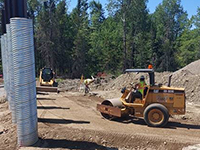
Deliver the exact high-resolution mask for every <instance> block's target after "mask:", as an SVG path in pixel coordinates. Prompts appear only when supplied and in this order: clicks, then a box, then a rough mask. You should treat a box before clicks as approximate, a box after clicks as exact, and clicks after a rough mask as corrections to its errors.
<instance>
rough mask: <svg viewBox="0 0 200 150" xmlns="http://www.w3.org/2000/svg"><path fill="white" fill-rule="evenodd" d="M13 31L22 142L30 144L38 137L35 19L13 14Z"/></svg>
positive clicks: (17, 112) (16, 97)
mask: <svg viewBox="0 0 200 150" xmlns="http://www.w3.org/2000/svg"><path fill="white" fill-rule="evenodd" d="M11 32H12V53H13V56H12V57H13V75H14V81H13V83H14V85H13V89H14V99H15V109H16V117H17V134H18V144H19V145H20V146H29V145H32V144H34V143H35V142H36V141H37V140H38V133H37V102H36V78H35V58H34V41H33V24H32V20H30V19H26V18H11Z"/></svg>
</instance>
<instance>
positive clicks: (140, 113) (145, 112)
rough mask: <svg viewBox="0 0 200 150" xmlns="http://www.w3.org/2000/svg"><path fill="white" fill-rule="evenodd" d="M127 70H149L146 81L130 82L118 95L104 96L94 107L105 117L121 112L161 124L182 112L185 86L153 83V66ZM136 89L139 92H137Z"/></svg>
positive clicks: (147, 121)
mask: <svg viewBox="0 0 200 150" xmlns="http://www.w3.org/2000/svg"><path fill="white" fill-rule="evenodd" d="M125 72H126V73H134V72H135V73H137V74H138V73H142V74H144V73H145V74H148V76H149V84H143V86H140V87H138V85H133V84H132V85H131V87H130V88H129V89H127V88H123V89H122V96H121V98H115V99H107V100H104V101H103V102H102V103H101V104H97V110H98V111H99V112H100V113H101V115H102V116H103V117H104V118H106V119H112V118H116V117H117V118H122V117H124V116H134V117H142V118H143V119H144V121H145V122H146V124H147V125H148V126H151V127H163V126H165V125H166V124H167V123H168V120H169V116H171V115H184V114H185V112H186V104H185V99H186V98H185V90H184V88H177V87H171V86H170V84H171V77H172V76H169V83H168V85H166V86H164V85H162V84H158V85H156V84H155V75H154V70H153V69H126V71H125ZM138 93H140V94H139V96H138V95H137V94H138Z"/></svg>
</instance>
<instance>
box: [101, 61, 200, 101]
mask: <svg viewBox="0 0 200 150" xmlns="http://www.w3.org/2000/svg"><path fill="white" fill-rule="evenodd" d="M141 75H144V76H145V79H146V81H147V84H149V82H148V81H149V78H148V74H141V73H140V74H136V73H126V74H122V75H120V76H119V77H118V78H116V79H115V80H113V81H111V82H110V83H109V84H108V85H107V86H106V87H105V88H104V90H106V91H110V90H118V91H119V90H120V89H122V88H123V87H125V86H126V87H128V85H130V83H133V84H136V83H138V82H139V78H140V76H141ZM170 75H172V80H171V86H173V87H183V88H185V92H186V97H187V101H190V102H200V98H199V95H200V60H198V61H195V62H193V63H191V64H189V65H187V66H185V67H184V68H182V69H180V70H178V71H176V72H174V73H172V72H163V73H157V72H156V73H155V83H156V84H159V83H162V84H163V85H167V84H168V79H169V76H170ZM115 94H116V93H113V96H114V95H115Z"/></svg>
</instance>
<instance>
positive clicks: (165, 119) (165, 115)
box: [144, 103, 169, 127]
mask: <svg viewBox="0 0 200 150" xmlns="http://www.w3.org/2000/svg"><path fill="white" fill-rule="evenodd" d="M153 110H157V111H159V112H161V113H162V115H163V119H162V121H160V122H159V123H155V124H154V123H152V121H150V119H149V113H150V112H151V111H153ZM144 120H145V122H146V124H147V125H148V126H150V127H163V126H165V125H166V124H167V123H168V120H169V112H168V110H167V108H166V107H165V106H164V105H162V104H158V103H154V104H150V105H149V106H147V107H146V109H145V110H144Z"/></svg>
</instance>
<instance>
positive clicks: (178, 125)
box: [112, 117, 200, 130]
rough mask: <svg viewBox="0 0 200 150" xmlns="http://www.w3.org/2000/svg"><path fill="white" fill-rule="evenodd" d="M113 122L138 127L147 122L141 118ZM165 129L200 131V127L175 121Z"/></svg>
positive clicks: (170, 122)
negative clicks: (131, 124)
mask: <svg viewBox="0 0 200 150" xmlns="http://www.w3.org/2000/svg"><path fill="white" fill-rule="evenodd" d="M112 121H117V122H121V123H124V124H129V123H133V124H137V125H145V126H147V124H146V123H145V121H144V120H143V119H141V118H135V117H126V118H115V119H113V120H112ZM164 128H169V129H177V128H185V129H198V130H199V129H200V125H193V124H188V123H187V124H186V123H181V122H175V121H169V122H168V123H167V125H166V126H165V127H164Z"/></svg>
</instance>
